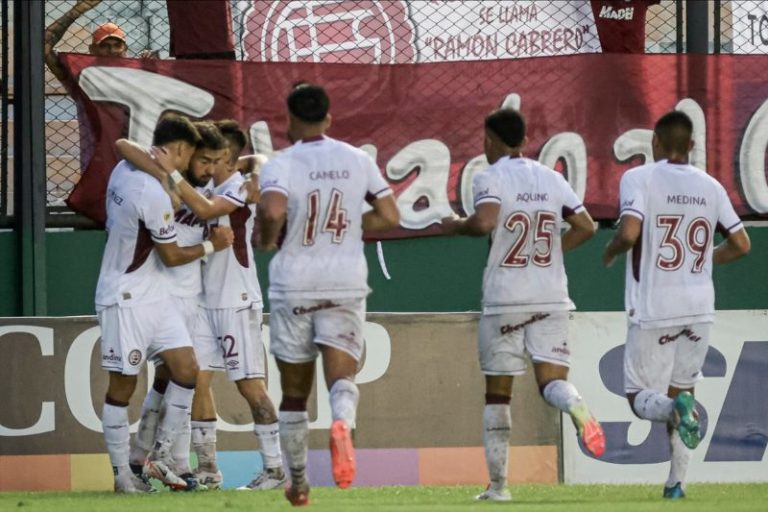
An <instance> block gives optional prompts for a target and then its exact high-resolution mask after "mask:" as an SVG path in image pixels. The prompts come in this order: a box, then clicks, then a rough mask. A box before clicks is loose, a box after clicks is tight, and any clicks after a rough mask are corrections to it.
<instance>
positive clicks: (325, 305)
mask: <svg viewBox="0 0 768 512" xmlns="http://www.w3.org/2000/svg"><path fill="white" fill-rule="evenodd" d="M339 306H340V304H336V303H335V302H333V301H330V300H324V301H323V302H318V303H317V304H315V305H314V306H309V307H306V308H305V307H304V306H296V307H295V308H293V309H292V310H291V312H292V313H293V314H294V315H296V316H299V315H306V314H307V313H314V312H315V311H320V310H323V309H332V308H337V307H339Z"/></svg>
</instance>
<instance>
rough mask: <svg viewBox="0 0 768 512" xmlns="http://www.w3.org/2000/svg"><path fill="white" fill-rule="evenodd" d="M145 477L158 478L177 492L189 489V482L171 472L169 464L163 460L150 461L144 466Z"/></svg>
mask: <svg viewBox="0 0 768 512" xmlns="http://www.w3.org/2000/svg"><path fill="white" fill-rule="evenodd" d="M144 475H146V476H148V477H151V478H156V479H157V480H160V481H161V482H162V483H163V484H165V485H166V486H168V487H170V488H171V489H173V490H175V491H184V490H186V489H187V482H186V481H185V480H184V479H183V478H181V477H179V476H178V475H177V474H176V473H174V472H173V471H171V469H170V468H169V467H168V464H166V463H165V462H163V461H161V460H148V461H147V462H146V463H145V464H144Z"/></svg>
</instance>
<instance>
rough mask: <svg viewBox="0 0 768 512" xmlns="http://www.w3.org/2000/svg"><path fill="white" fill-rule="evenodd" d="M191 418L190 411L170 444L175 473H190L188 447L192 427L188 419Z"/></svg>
mask: <svg viewBox="0 0 768 512" xmlns="http://www.w3.org/2000/svg"><path fill="white" fill-rule="evenodd" d="M191 418H192V412H191V411H190V413H189V414H187V420H186V421H185V422H184V425H183V426H182V430H181V431H180V432H179V433H178V434H176V438H175V439H174V440H173V445H171V456H172V457H173V464H174V466H175V467H174V469H175V470H176V474H177V475H183V474H185V473H191V472H192V471H191V469H190V468H189V449H190V446H189V445H190V440H191V438H192V427H191V425H190V420H191Z"/></svg>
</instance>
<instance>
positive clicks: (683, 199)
mask: <svg viewBox="0 0 768 512" xmlns="http://www.w3.org/2000/svg"><path fill="white" fill-rule="evenodd" d="M670 203H671V204H695V205H697V206H707V199H706V198H704V197H701V196H686V195H683V194H678V195H674V196H667V204H670Z"/></svg>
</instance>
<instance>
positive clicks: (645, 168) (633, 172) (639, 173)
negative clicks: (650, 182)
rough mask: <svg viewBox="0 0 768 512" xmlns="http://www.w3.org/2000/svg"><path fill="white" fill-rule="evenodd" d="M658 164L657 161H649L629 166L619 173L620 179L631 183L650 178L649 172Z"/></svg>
mask: <svg viewBox="0 0 768 512" xmlns="http://www.w3.org/2000/svg"><path fill="white" fill-rule="evenodd" d="M658 166H659V162H650V163H647V164H643V165H638V166H636V167H631V168H629V169H627V170H626V171H624V174H622V175H621V181H622V182H625V183H633V182H640V181H645V180H647V179H649V178H650V176H651V173H652V172H653V171H654V169H656V168H657V167H658Z"/></svg>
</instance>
